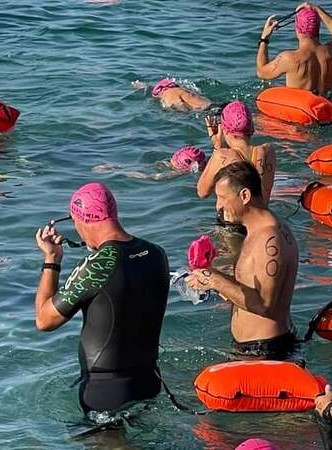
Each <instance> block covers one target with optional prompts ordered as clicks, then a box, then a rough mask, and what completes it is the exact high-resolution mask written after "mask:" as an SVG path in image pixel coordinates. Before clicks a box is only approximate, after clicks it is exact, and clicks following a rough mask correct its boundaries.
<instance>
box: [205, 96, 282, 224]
mask: <svg viewBox="0 0 332 450" xmlns="http://www.w3.org/2000/svg"><path fill="white" fill-rule="evenodd" d="M205 121H206V126H207V131H208V135H209V137H210V139H211V142H212V145H213V153H212V156H211V158H210V159H209V161H208V163H207V165H206V167H205V169H204V171H203V173H202V174H201V176H200V178H199V180H198V182H197V195H198V196H199V197H200V198H206V197H208V196H209V195H211V194H212V192H213V190H214V177H215V175H216V173H217V172H218V171H219V170H220V169H221V168H222V167H225V166H227V165H228V164H231V163H233V162H236V161H249V162H251V163H252V164H253V166H254V167H255V168H256V169H257V171H258V173H259V174H260V176H261V179H262V188H263V202H264V205H265V206H267V204H268V202H269V200H270V195H271V190H272V186H273V180H274V175H275V170H276V153H275V150H274V149H273V147H272V146H271V145H270V144H262V145H257V146H254V145H252V144H251V142H250V141H251V136H252V135H253V133H254V125H253V121H252V116H251V112H250V110H249V108H248V107H247V106H246V105H245V104H244V103H242V102H240V101H239V100H236V101H233V102H230V103H228V104H227V105H226V106H225V107H224V109H223V110H222V113H221V116H220V122H219V123H218V122H216V120H215V118H213V117H211V116H207V117H206V119H205ZM223 139H224V140H225V144H226V146H225V145H223ZM225 220H226V218H225Z"/></svg>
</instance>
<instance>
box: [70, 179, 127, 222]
mask: <svg viewBox="0 0 332 450" xmlns="http://www.w3.org/2000/svg"><path fill="white" fill-rule="evenodd" d="M70 214H71V216H72V217H73V218H74V219H78V220H80V221H82V222H84V223H96V222H102V221H105V220H117V216H118V214H117V206H116V200H115V198H114V196H113V194H112V192H111V191H110V190H109V189H108V188H107V186H105V185H104V184H102V183H88V184H85V185H83V186H81V187H80V188H79V189H78V190H77V191H75V192H74V193H73V195H72V197H71V199H70Z"/></svg>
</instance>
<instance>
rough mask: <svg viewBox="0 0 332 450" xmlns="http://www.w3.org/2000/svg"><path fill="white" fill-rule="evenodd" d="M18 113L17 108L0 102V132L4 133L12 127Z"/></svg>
mask: <svg viewBox="0 0 332 450" xmlns="http://www.w3.org/2000/svg"><path fill="white" fill-rule="evenodd" d="M19 115H20V112H19V111H18V110H17V109H15V108H13V107H12V106H7V105H5V104H4V103H1V102H0V133H6V132H7V131H10V130H11V129H12V128H14V126H15V123H16V121H17V119H18V117H19Z"/></svg>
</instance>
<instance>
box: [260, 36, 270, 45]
mask: <svg viewBox="0 0 332 450" xmlns="http://www.w3.org/2000/svg"><path fill="white" fill-rule="evenodd" d="M262 42H264V43H265V44H268V43H269V42H270V39H269V38H260V40H259V41H258V44H257V45H258V47H259V46H260V45H261V43H262Z"/></svg>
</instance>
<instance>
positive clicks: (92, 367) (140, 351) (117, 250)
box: [53, 238, 169, 413]
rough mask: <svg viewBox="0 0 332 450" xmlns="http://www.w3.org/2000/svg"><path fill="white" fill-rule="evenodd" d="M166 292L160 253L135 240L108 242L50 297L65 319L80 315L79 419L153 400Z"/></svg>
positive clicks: (166, 270) (163, 257) (164, 263)
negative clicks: (138, 401) (85, 414)
mask: <svg viewBox="0 0 332 450" xmlns="http://www.w3.org/2000/svg"><path fill="white" fill-rule="evenodd" d="M168 290H169V268H168V262H167V257H166V255H165V252H164V251H163V249H162V248H160V247H158V246H157V245H154V244H151V243H149V242H147V241H144V240H142V239H138V238H133V239H132V240H131V241H128V242H122V241H107V242H105V243H104V244H103V245H101V246H100V248H99V249H98V251H96V252H95V253H92V254H90V255H89V256H87V257H86V258H84V259H83V260H81V261H80V262H79V264H78V265H77V266H76V267H75V269H74V270H73V271H72V273H71V274H70V276H69V277H68V279H67V281H66V283H65V285H64V286H63V287H62V288H61V289H60V290H59V291H58V293H57V294H56V295H55V297H54V300H53V302H54V306H55V307H56V309H57V310H58V311H59V312H60V313H61V314H62V315H63V316H64V317H66V318H67V319H70V318H71V317H72V316H73V315H74V314H75V313H76V312H77V311H78V310H80V309H81V310H82V312H83V327H82V331H81V339H80V345H79V360H80V364H81V375H82V381H81V385H80V403H81V406H82V408H83V410H84V412H85V413H87V412H88V411H90V410H94V411H106V410H107V411H109V410H113V409H116V408H119V407H120V406H122V405H123V404H125V403H127V402H131V401H137V400H143V399H148V398H153V397H155V396H156V395H157V394H158V393H159V392H160V388H161V386H160V380H159V379H158V377H157V376H156V374H155V370H156V368H157V366H156V361H157V359H158V345H159V336H160V330H161V325H162V320H163V316H164V313H165V309H166V303H167V296H168Z"/></svg>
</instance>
